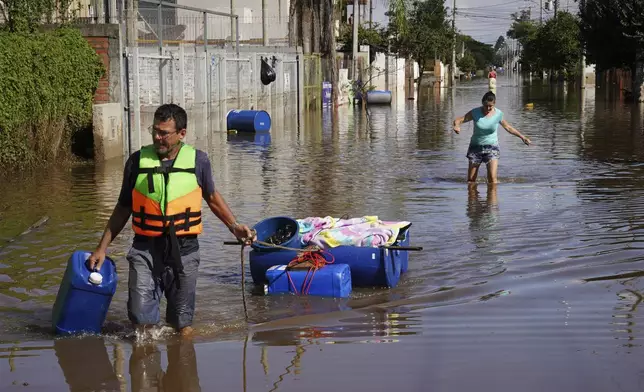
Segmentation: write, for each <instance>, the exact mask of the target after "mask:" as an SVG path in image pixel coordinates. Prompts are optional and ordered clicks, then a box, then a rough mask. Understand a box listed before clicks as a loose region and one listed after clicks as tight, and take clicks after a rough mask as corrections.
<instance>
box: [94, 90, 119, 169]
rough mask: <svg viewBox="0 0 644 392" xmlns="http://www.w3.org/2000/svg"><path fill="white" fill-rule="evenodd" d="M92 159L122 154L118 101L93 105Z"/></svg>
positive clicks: (114, 156)
mask: <svg viewBox="0 0 644 392" xmlns="http://www.w3.org/2000/svg"><path fill="white" fill-rule="evenodd" d="M92 114H93V125H94V130H93V133H94V160H95V161H97V162H100V161H106V160H109V159H112V158H116V157H122V156H123V110H122V107H121V103H120V102H115V103H103V104H98V105H94V107H93V113H92Z"/></svg>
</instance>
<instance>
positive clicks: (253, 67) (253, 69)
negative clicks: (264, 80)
mask: <svg viewBox="0 0 644 392" xmlns="http://www.w3.org/2000/svg"><path fill="white" fill-rule="evenodd" d="M248 61H249V62H250V83H251V89H250V94H252V95H253V98H251V99H249V100H248V103H249V104H250V106H251V108H252V109H254V110H258V108H257V73H258V72H259V71H258V70H257V53H251V55H250V59H249V60H248Z"/></svg>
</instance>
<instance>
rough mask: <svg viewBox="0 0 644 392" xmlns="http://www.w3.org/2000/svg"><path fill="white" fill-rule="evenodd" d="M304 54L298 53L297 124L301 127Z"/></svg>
mask: <svg viewBox="0 0 644 392" xmlns="http://www.w3.org/2000/svg"><path fill="white" fill-rule="evenodd" d="M303 57H304V56H303V55H302V54H301V53H298V55H297V78H296V79H297V82H296V83H297V126H298V128H299V127H300V124H301V123H302V118H301V117H302V114H303V112H304V111H303V110H302V105H303V103H304V61H303Z"/></svg>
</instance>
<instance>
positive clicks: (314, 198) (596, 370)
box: [0, 78, 644, 392]
mask: <svg viewBox="0 0 644 392" xmlns="http://www.w3.org/2000/svg"><path fill="white" fill-rule="evenodd" d="M485 91H486V83H485V82H484V81H475V82H472V83H463V84H462V85H460V86H459V87H458V88H457V89H455V90H454V91H450V90H444V91H442V92H440V93H438V92H436V93H431V94H429V95H428V96H427V97H425V98H424V99H422V100H420V102H419V101H406V100H404V99H402V98H401V99H400V100H398V101H397V102H395V103H394V104H393V105H392V106H391V107H374V108H372V109H371V110H370V113H369V116H368V118H367V117H365V116H364V115H362V114H359V113H357V112H355V113H354V111H353V109H351V108H340V109H339V110H338V117H337V118H335V119H332V117H331V113H326V112H325V113H324V114H323V115H322V116H320V115H319V114H318V115H311V116H309V115H307V116H304V118H303V121H302V123H301V127H300V128H298V127H297V118H296V117H295V116H288V117H287V118H285V119H279V118H276V119H275V120H274V123H273V129H272V133H271V139H270V140H269V141H268V140H264V139H262V140H259V139H255V138H253V137H244V136H243V135H240V134H238V135H228V134H227V133H225V132H221V131H216V130H212V129H211V130H208V129H203V128H201V129H196V128H199V127H195V128H192V129H194V131H193V132H192V133H191V136H190V138H189V139H188V141H189V142H191V143H194V144H196V145H197V147H199V148H201V149H203V150H205V151H207V152H208V153H209V155H210V158H211V160H212V163H213V172H214V176H215V182H216V186H217V187H218V189H219V190H220V191H221V192H222V194H223V195H224V197H225V198H226V199H227V201H228V203H229V204H230V205H231V208H232V209H233V211H234V212H235V213H236V215H237V216H238V218H239V219H240V220H241V221H243V222H247V223H249V224H254V223H256V222H258V221H259V220H261V219H264V218H266V217H269V216H274V215H288V216H293V217H297V218H303V217H307V216H327V215H331V216H336V217H340V216H342V215H350V216H363V215H377V216H379V217H380V218H382V219H387V220H408V221H411V222H412V223H413V226H412V228H411V235H412V245H417V246H422V247H424V250H423V251H421V252H414V253H412V254H411V256H410V267H409V271H408V272H407V273H406V274H405V275H403V278H402V279H401V281H400V283H399V285H398V286H397V287H396V288H393V289H365V288H360V289H354V291H353V294H352V296H351V298H349V299H347V300H334V299H328V298H316V297H298V296H264V295H258V294H256V293H255V291H253V290H252V287H251V284H248V285H246V290H247V293H246V300H247V308H248V317H249V321H248V322H246V320H245V317H244V307H243V303H242V292H241V271H240V255H239V248H238V247H230V246H224V245H223V241H225V240H230V239H231V237H230V234H229V233H228V232H227V230H226V229H225V227H223V225H222V224H221V223H220V222H219V221H218V220H217V218H216V217H214V216H213V215H209V216H207V217H206V221H205V232H204V234H203V236H202V239H201V244H202V245H201V246H202V247H201V258H202V264H201V269H200V271H201V274H200V277H199V280H198V294H197V314H196V320H195V327H196V330H197V336H196V337H195V338H194V339H193V340H191V341H182V340H177V339H176V338H174V337H172V336H170V335H168V334H160V335H159V336H158V338H157V339H155V340H154V341H150V342H146V343H143V344H135V343H134V341H133V340H132V339H131V328H130V326H129V323H128V321H127V313H126V299H127V295H126V294H127V290H126V287H127V273H126V271H127V265H126V264H127V263H126V260H125V256H124V255H125V254H126V252H127V251H128V248H129V244H130V241H131V239H132V231H131V229H130V227H129V225H128V226H127V227H126V229H125V230H124V232H123V233H122V234H121V236H120V237H119V238H118V239H117V240H116V241H115V242H114V244H113V245H112V246H111V247H110V255H111V256H112V257H113V258H114V259H115V261H116V262H117V266H118V267H117V268H118V272H119V277H120V281H119V286H118V290H117V294H116V295H115V297H114V299H113V302H112V305H111V307H110V311H109V315H108V320H107V321H106V323H105V331H104V333H103V334H102V335H101V336H98V337H96V336H94V337H91V336H87V337H82V338H63V339H59V338H55V337H54V336H53V335H52V332H51V329H50V324H51V309H52V305H53V302H54V300H55V295H56V292H57V290H58V286H59V284H60V281H61V277H62V273H63V271H64V268H65V265H66V262H67V259H68V257H69V255H70V254H71V253H72V252H73V251H74V250H91V249H93V248H94V246H95V245H96V242H97V241H98V239H99V237H100V235H101V233H102V230H103V228H104V225H105V222H106V220H107V218H108V216H109V214H110V212H111V209H112V208H113V206H114V203H115V202H116V198H117V196H118V192H119V188H120V184H121V175H122V167H123V161H122V160H120V159H119V160H116V161H115V162H110V163H108V164H103V165H81V166H77V167H74V168H72V169H71V170H58V171H56V170H51V171H47V172H46V173H36V174H25V175H23V176H21V177H19V178H11V179H5V180H4V182H3V184H2V187H1V190H0V196H1V197H0V390H2V391H5V390H7V391H13V390H24V391H31V390H33V391H35V390H38V391H40V390H42V391H66V390H70V391H118V390H124V391H125V390H132V391H161V390H163V391H199V390H202V391H214V390H221V391H329V390H366V391H390V390H401V391H465V390H476V391H495V392H496V391H511V390H516V391H543V390H553V391H571V390H574V391H642V390H644V364H643V363H642V360H641V358H642V354H643V353H644V350H643V349H642V343H641V342H640V341H641V339H642V337H641V336H640V333H644V329H643V328H642V324H640V322H639V320H640V319H641V318H642V315H641V314H639V310H640V308H639V306H640V305H641V302H642V299H643V298H644V297H643V296H642V295H643V293H644V291H643V290H644V281H642V276H644V144H643V142H644V138H643V135H642V130H643V128H642V124H643V120H644V114H643V113H644V110H641V109H640V108H639V107H637V106H631V105H629V104H625V103H623V102H621V101H620V100H618V99H614V97H609V94H608V93H607V92H606V91H605V90H604V89H603V87H602V88H601V89H597V90H595V89H587V90H585V91H583V92H581V91H577V90H575V89H572V88H571V89H565V88H564V87H550V86H544V85H542V84H540V82H533V83H532V84H530V83H528V82H525V81H523V82H520V81H519V80H511V79H507V78H500V79H499V83H498V86H497V93H498V101H497V105H498V107H499V108H500V109H501V110H503V111H504V113H505V118H506V119H507V120H508V121H510V123H511V124H513V125H514V126H515V127H516V128H517V129H519V130H520V131H521V132H523V133H524V134H526V135H528V136H529V137H530V138H531V139H532V142H533V145H531V146H529V147H527V146H524V145H523V144H522V143H521V141H520V140H519V139H517V138H515V137H513V136H512V135H510V134H508V133H506V132H505V131H503V130H502V128H499V132H500V143H501V160H500V164H499V180H500V182H501V183H500V184H498V186H496V187H493V188H488V186H487V185H486V184H485V180H484V178H485V169H484V168H482V169H481V173H480V175H481V177H480V178H479V184H478V186H476V187H475V188H468V186H467V184H466V182H465V179H466V170H467V160H466V158H465V152H466V150H467V145H468V141H469V135H470V134H471V130H472V127H471V124H468V125H465V126H464V127H463V129H462V132H461V134H460V135H455V134H454V133H453V132H450V129H451V128H450V123H451V120H452V119H453V117H454V116H456V115H462V114H465V112H466V111H467V110H469V109H471V108H473V107H475V106H477V105H478V104H479V103H480V99H481V97H482V95H483V94H484V93H485ZM526 103H533V104H534V106H533V108H526V107H525V104H526ZM189 129H191V128H189ZM145 137H149V135H147V134H146V135H145V136H144V141H145ZM44 216H46V217H48V220H46V222H44V223H43V224H42V225H40V226H39V227H38V228H36V229H34V230H32V231H30V232H27V233H24V234H22V235H21V233H23V231H24V230H25V229H26V228H28V227H29V226H31V225H32V224H33V223H34V222H37V221H39V220H40V219H41V218H43V217H44ZM246 277H250V273H249V270H248V266H246ZM249 282H250V281H249Z"/></svg>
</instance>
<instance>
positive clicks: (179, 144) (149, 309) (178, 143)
mask: <svg viewBox="0 0 644 392" xmlns="http://www.w3.org/2000/svg"><path fill="white" fill-rule="evenodd" d="M187 121H188V119H187V114H186V112H185V110H183V109H182V108H181V107H179V106H177V105H174V104H168V105H162V106H160V107H159V108H158V109H157V110H156V112H155V113H154V122H153V125H152V127H151V129H150V131H151V133H152V137H153V140H154V144H153V145H148V146H144V147H142V148H141V150H139V151H137V152H135V153H133V154H132V155H131V156H130V158H129V159H128V161H127V163H126V164H125V170H124V174H123V185H122V187H121V193H120V195H119V200H118V203H117V205H116V207H115V208H114V211H113V212H112V216H111V217H110V219H109V221H108V222H107V226H106V227H105V232H104V233H103V237H102V238H101V240H100V242H99V244H98V246H97V247H96V250H95V251H94V252H93V253H92V254H91V256H90V257H89V259H88V260H87V263H88V266H89V267H90V269H95V268H96V269H100V267H101V265H102V264H103V262H104V261H105V253H106V251H107V247H108V245H109V244H110V243H111V242H112V241H113V240H114V238H116V236H117V235H118V234H119V233H120V232H121V230H123V227H124V226H125V224H126V223H127V221H128V219H129V218H130V214H132V229H133V230H134V233H135V236H134V241H133V243H132V248H131V249H130V251H129V253H128V255H127V260H128V262H129V264H130V273H129V283H128V302H127V308H128V316H129V318H130V321H132V323H133V324H134V326H135V328H136V329H137V332H138V333H142V332H145V331H146V330H147V329H148V328H151V327H153V326H154V325H156V324H158V323H159V321H160V314H159V303H160V301H161V295H162V294H163V293H164V292H165V296H166V299H167V301H168V303H167V311H166V321H167V322H168V323H169V324H171V325H172V326H173V327H174V328H175V329H176V330H177V331H178V332H180V333H181V334H182V335H190V334H191V332H192V327H191V325H192V319H193V316H194V310H195V291H196V284H197V271H198V268H199V242H198V239H197V236H198V235H199V234H201V232H202V223H201V199H202V198H203V199H205V200H206V202H207V204H208V207H210V210H211V211H212V212H213V213H214V214H215V215H216V216H217V217H218V218H219V219H220V220H221V221H222V222H223V223H224V224H225V225H226V226H227V227H228V229H229V230H230V231H231V233H232V234H233V235H234V236H235V237H237V239H238V240H240V241H242V242H245V243H247V244H250V243H251V242H252V241H254V240H255V235H254V234H253V233H252V231H251V229H250V228H249V227H248V226H246V225H242V224H239V223H237V221H236V220H235V216H234V215H233V213H232V212H231V211H230V209H229V208H228V205H227V204H226V201H225V200H224V198H223V197H222V196H221V194H220V193H219V192H218V191H217V190H215V185H214V181H213V179H212V172H211V167H210V160H209V159H208V155H207V154H206V153H205V152H203V151H200V150H197V149H195V148H194V147H192V146H190V145H187V144H185V143H183V139H184V137H185V136H186V126H187Z"/></svg>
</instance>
